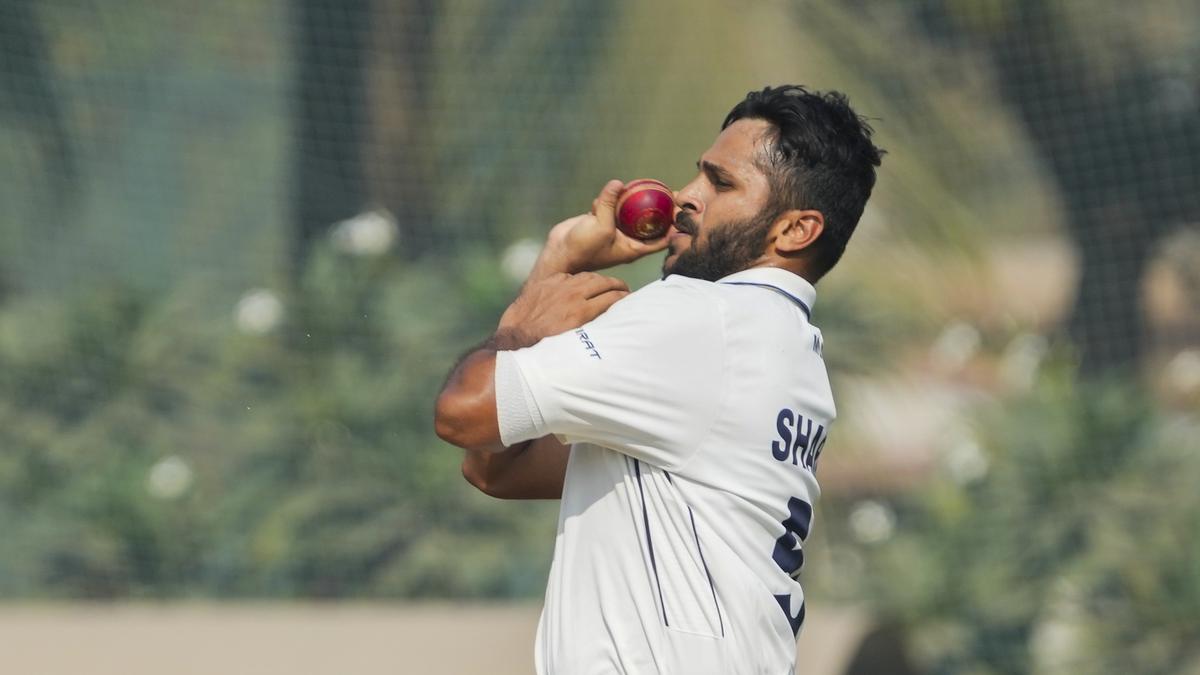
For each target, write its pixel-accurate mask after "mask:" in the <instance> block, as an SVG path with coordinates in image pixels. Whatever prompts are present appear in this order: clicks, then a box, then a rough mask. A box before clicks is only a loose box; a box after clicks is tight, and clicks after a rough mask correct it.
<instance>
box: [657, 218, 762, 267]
mask: <svg viewBox="0 0 1200 675" xmlns="http://www.w3.org/2000/svg"><path fill="white" fill-rule="evenodd" d="M676 221H677V224H676V228H677V229H678V230H679V231H681V232H684V233H686V234H690V235H692V246H691V248H689V249H688V250H686V251H684V252H682V253H680V254H679V257H677V258H676V259H675V262H674V263H673V264H672V265H671V266H670V268H668V267H667V264H666V263H665V262H664V263H663V278H664V279H665V278H667V275H670V274H678V275H680V276H685V277H691V278H693V279H703V280H704V281H716V280H718V279H723V278H725V277H727V276H729V275H730V274H733V273H735V272H741V271H742V270H745V269H749V268H750V266H751V265H752V264H753V263H754V262H755V261H756V260H758V259H759V258H760V257H762V255H763V251H764V248H765V246H766V243H767V233H768V232H769V231H770V230H771V224H772V223H773V222H774V221H775V214H774V211H773V210H771V209H768V208H764V209H763V210H762V211H759V212H758V214H757V215H755V216H753V217H751V218H748V219H746V220H741V221H735V222H732V223H725V224H722V225H716V226H714V227H713V228H712V230H711V231H710V232H709V235H708V239H707V240H706V241H705V242H704V244H703V246H701V245H700V242H699V240H698V238H697V234H698V233H697V230H696V226H695V224H693V223H692V222H691V216H690V215H689V214H688V213H687V212H686V211H685V212H682V213H680V214H679V215H678V216H677V217H676Z"/></svg>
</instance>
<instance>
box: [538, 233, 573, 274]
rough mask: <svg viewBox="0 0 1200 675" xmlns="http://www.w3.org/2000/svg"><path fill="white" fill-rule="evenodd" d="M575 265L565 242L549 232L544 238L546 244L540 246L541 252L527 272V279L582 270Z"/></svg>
mask: <svg viewBox="0 0 1200 675" xmlns="http://www.w3.org/2000/svg"><path fill="white" fill-rule="evenodd" d="M576 267H577V266H576V265H574V264H573V263H572V261H571V256H570V255H569V254H568V250H567V245H566V242H565V241H564V240H562V239H561V238H560V237H556V236H554V233H551V235H550V237H548V238H547V239H546V245H545V246H543V247H542V252H541V253H539V254H538V258H537V262H535V263H534V265H533V269H532V270H531V271H530V272H529V280H530V281H536V280H538V279H544V278H546V277H548V276H551V275H553V274H575V273H577V272H581V271H583V270H579V269H576Z"/></svg>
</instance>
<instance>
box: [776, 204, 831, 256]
mask: <svg viewBox="0 0 1200 675" xmlns="http://www.w3.org/2000/svg"><path fill="white" fill-rule="evenodd" d="M772 229H773V230H774V231H775V248H776V250H778V251H779V252H780V253H783V254H788V253H797V252H799V251H801V250H803V249H806V248H808V247H809V246H812V244H813V242H815V241H816V240H817V238H818V237H820V236H821V233H822V232H824V231H825V216H824V215H823V214H822V213H821V212H820V211H817V210H815V209H791V210H788V211H785V212H783V213H782V214H780V216H779V217H778V218H777V219H775V225H774V226H773V227H772Z"/></svg>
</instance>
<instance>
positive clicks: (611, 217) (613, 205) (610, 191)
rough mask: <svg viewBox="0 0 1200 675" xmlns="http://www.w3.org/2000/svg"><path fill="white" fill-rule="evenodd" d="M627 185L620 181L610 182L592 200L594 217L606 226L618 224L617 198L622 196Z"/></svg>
mask: <svg viewBox="0 0 1200 675" xmlns="http://www.w3.org/2000/svg"><path fill="white" fill-rule="evenodd" d="M624 187H625V184H624V183H622V182H621V181H619V180H610V181H608V182H607V183H605V184H604V187H603V188H601V190H600V194H599V195H597V196H596V198H595V199H593V200H592V215H594V216H596V218H597V219H598V220H599V221H600V222H601V223H604V224H606V225H613V224H615V223H616V222H617V220H616V218H617V216H616V209H617V197H619V196H620V195H621V190H622V189H624Z"/></svg>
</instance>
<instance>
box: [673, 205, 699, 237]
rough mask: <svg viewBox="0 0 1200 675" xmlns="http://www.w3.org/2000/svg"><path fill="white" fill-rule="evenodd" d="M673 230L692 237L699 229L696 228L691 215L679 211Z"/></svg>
mask: <svg viewBox="0 0 1200 675" xmlns="http://www.w3.org/2000/svg"><path fill="white" fill-rule="evenodd" d="M675 229H676V230H679V231H680V232H682V233H684V234H686V235H690V236H692V237H694V236H696V232H697V231H698V230H699V229H700V228H698V227H697V226H696V221H695V220H692V214H690V213H688V212H687V211H680V212H679V213H678V214H676V216H675Z"/></svg>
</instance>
